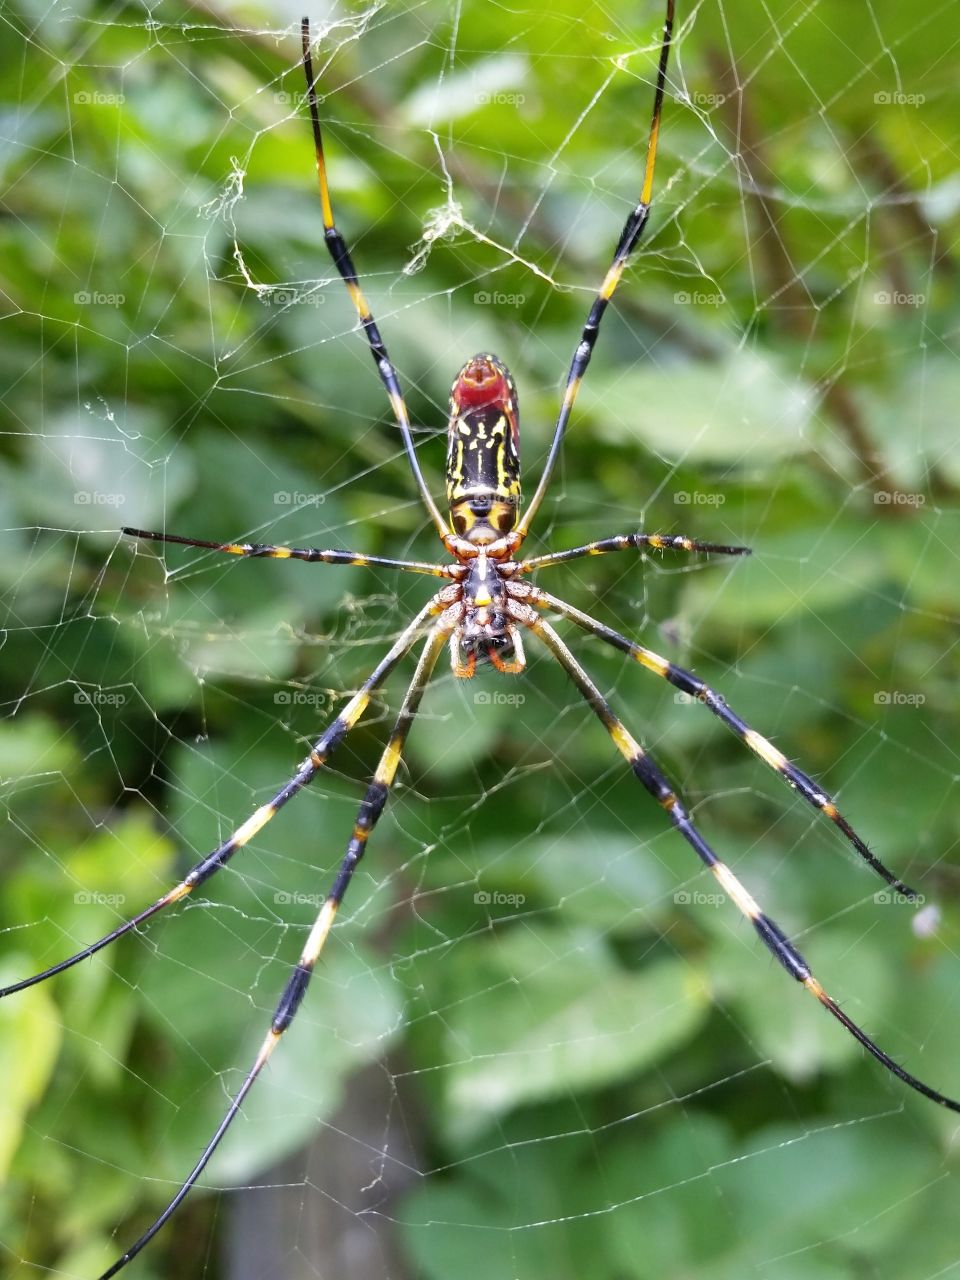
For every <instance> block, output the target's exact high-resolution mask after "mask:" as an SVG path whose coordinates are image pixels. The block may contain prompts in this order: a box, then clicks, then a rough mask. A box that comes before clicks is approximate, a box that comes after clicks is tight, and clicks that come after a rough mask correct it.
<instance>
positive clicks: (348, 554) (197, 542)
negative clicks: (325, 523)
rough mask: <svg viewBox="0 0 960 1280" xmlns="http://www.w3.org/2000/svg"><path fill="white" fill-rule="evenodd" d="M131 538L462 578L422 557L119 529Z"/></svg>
mask: <svg viewBox="0 0 960 1280" xmlns="http://www.w3.org/2000/svg"><path fill="white" fill-rule="evenodd" d="M121 533H125V534H126V535H127V536H128V537H130V538H144V539H149V540H150V541H151V542H177V543H179V544H180V546H182V547H202V548H203V549H204V550H206V551H223V552H225V553H226V554H227V555H228V556H251V557H253V558H254V559H258V560H310V561H313V562H319V563H321V564H362V565H375V566H377V567H378V568H381V569H406V570H407V572H408V573H426V574H430V575H431V576H432V577H434V578H457V577H461V576H462V574H463V570H462V569H461V568H460V566H459V565H449V564H428V563H426V562H425V561H423V560H388V559H387V558H386V557H385V556H367V555H364V554H363V552H361V551H323V550H321V549H320V548H319V547H276V546H272V545H270V544H269V543H265V542H207V541H206V539H204V538H182V537H181V536H180V535H179V534H177V533H154V532H151V531H150V530H148V529H128V528H127V527H126V526H124V528H123V529H122V530H121Z"/></svg>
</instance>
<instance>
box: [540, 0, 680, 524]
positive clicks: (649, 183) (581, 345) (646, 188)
mask: <svg viewBox="0 0 960 1280" xmlns="http://www.w3.org/2000/svg"><path fill="white" fill-rule="evenodd" d="M673 9H674V0H667V14H666V18H665V20H664V24H663V44H662V45H661V46H660V63H659V65H658V67H657V87H656V91H655V93H654V97H653V116H652V118H651V121H650V134H649V137H648V139H647V159H646V163H645V165H644V170H643V183H642V185H641V188H640V200H639V202H638V203H637V205H636V207H635V208H634V210H633V211H632V213H630V215H629V216H628V218H627V220H626V222H625V223H624V227H623V231H622V232H621V233H620V239H619V241H618V243H617V247H616V250H615V251H614V254H613V261H612V262H611V263H610V267H609V269H608V270H607V274H606V276H605V277H604V280H603V284H602V285H601V286H600V292H599V293H598V294H597V296H596V298H595V299H594V301H593V306H592V307H591V308H590V314H589V315H588V316H587V322H586V324H585V325H584V327H583V332H582V334H581V335H580V341H579V342H578V343H577V348H576V350H575V351H574V353H573V360H572V361H571V363H570V371H569V373H568V374H567V385H566V388H565V390H564V393H563V403H562V404H561V406H560V414H559V416H558V418H557V426H556V430H555V431H554V436H553V442H552V443H551V445H550V452H549V453H548V454H547V461H546V463H545V464H544V468H543V474H542V475H541V477H540V482H539V484H538V485H537V490H536V493H534V495H533V497H532V498H531V500H530V505H529V506H528V507H527V509H526V511H525V512H524V514H523V517H522V518H521V520H520V522H519V524H518V525H517V532H518V533H519V534H520V535H521V537H526V535H527V533H529V531H530V523H531V521H532V520H533V517H534V516H535V515H536V513H537V509H538V508H539V506H540V503H541V502H542V501H543V496H544V494H545V493H546V491H547V486H548V485H549V483H550V478H551V476H552V475H553V471H554V468H555V467H556V465H557V459H558V458H559V456H560V446H561V445H562V443H563V436H564V432H565V431H566V429H567V423H568V421H569V419H570V414H571V412H572V410H573V405H574V402H575V400H576V398H577V393H578V392H579V390H580V383H581V382H582V380H583V375H584V374H585V373H586V370H587V365H588V364H589V363H590V357H591V355H592V354H593V348H594V344H595V343H596V341H597V334H598V333H599V331H600V322H601V321H602V320H603V316H604V313H605V311H606V309H607V307H608V305H609V303H610V299H611V298H612V297H613V294H614V291H615V289H616V287H617V285H618V284H619V283H620V278H621V276H622V275H623V272H624V268H625V267H626V265H627V263H628V261H629V260H630V255H631V253H633V250H634V249H635V248H636V246H637V242H638V241H639V239H640V237H641V236H642V235H643V230H644V228H645V227H646V225H647V219H648V218H649V216H650V202H651V200H652V197H653V170H654V166H655V165H656V161H657V139H658V137H659V134H660V113H661V111H662V110H663V90H664V85H665V84H666V79H667V59H668V58H669V56H670V40H671V36H672V34H673Z"/></svg>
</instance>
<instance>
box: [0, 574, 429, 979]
mask: <svg viewBox="0 0 960 1280" xmlns="http://www.w3.org/2000/svg"><path fill="white" fill-rule="evenodd" d="M442 596H443V592H438V593H437V595H435V596H434V597H433V599H432V600H430V601H429V602H428V603H427V604H426V605H425V606H424V608H423V609H421V610H420V612H419V613H418V614H417V616H416V617H415V618H414V619H413V621H412V622H411V623H410V624H409V626H407V627H405V628H404V630H403V631H402V632H401V634H400V635H399V636H398V637H397V639H396V641H395V642H394V644H393V645H392V646H391V648H390V650H389V651H388V652H387V653H386V654H385V655H384V656H383V657H382V658H381V659H380V661H379V662H378V663H377V665H376V667H375V668H374V669H373V671H372V672H371V673H370V675H369V676H368V677H367V678H366V680H365V681H364V682H363V684H362V685H361V686H360V688H359V689H358V690H357V692H356V693H355V694H354V695H353V697H352V698H351V699H350V701H349V702H348V703H347V705H346V706H345V707H344V709H343V710H342V711H341V712H340V714H339V715H338V716H337V717H336V719H335V720H334V721H333V722H332V724H330V725H329V726H328V728H327V729H325V730H324V732H323V733H322V734H321V735H320V737H319V738H318V739H317V740H316V742H315V743H314V744H313V747H312V748H311V750H310V754H309V755H308V756H307V758H306V759H305V760H304V761H303V763H302V764H301V766H300V768H299V769H298V770H297V772H296V773H295V774H294V775H293V777H292V778H291V779H290V780H289V781H288V782H286V783H285V784H284V785H283V786H282V787H281V788H280V790H279V791H278V792H277V793H276V795H275V796H274V797H273V798H272V799H271V800H269V801H268V802H267V803H266V804H264V805H261V806H260V808H259V809H257V810H256V811H255V812H254V813H252V814H251V815H250V817H249V818H247V820H246V822H244V823H242V824H241V825H240V826H239V827H237V829H236V831H234V832H233V834H232V835H231V836H229V837H228V839H226V840H224V841H223V843H222V844H220V845H218V847H217V848H216V849H214V850H213V852H212V853H208V854H207V855H206V857H204V858H202V859H201V860H200V861H199V862H198V863H196V864H195V866H194V867H192V869H191V870H190V871H188V872H187V874H186V875H185V876H184V878H183V879H182V880H181V881H180V883H179V884H177V885H175V886H174V887H173V888H172V889H170V890H169V891H168V892H167V893H165V894H164V895H163V897H161V898H158V899H157V900H156V902H153V903H151V905H150V906H149V907H147V908H145V910H143V911H141V912H140V913H139V914H138V915H135V916H133V917H132V918H131V919H130V920H125V921H124V922H123V924H120V925H118V926H117V928H116V929H113V930H112V931H111V932H110V933H107V934H105V935H104V936H103V937H102V938H99V939H98V940H97V941H96V942H92V943H90V945H89V946H87V947H84V948H83V950H82V951H78V952H76V954H75V955H72V956H69V957H68V958H67V959H66V960H61V961H60V962H59V964H54V965H51V966H50V968H49V969H44V970H43V971H42V972H41V973H35V974H33V975H32V977H29V978H24V979H22V981H20V982H14V983H12V984H11V985H10V986H9V987H3V988H0V1000H2V999H3V997H4V996H9V995H13V993H14V992H15V991H22V990H23V989H24V988H25V987H32V986H35V985H36V984H37V983H38V982H44V981H45V980H46V979H47V978H52V977H53V976H54V974H57V973H62V972H63V971H64V969H70V968H72V967H73V965H75V964H79V963H80V961H81V960H86V959H87V958H88V957H89V956H92V955H96V953H97V952H98V951H102V950H103V948H104V947H108V946H109V945H110V943H111V942H116V940H117V939H118V938H122V937H123V935H124V934H125V933H129V932H130V931H131V930H132V929H136V928H138V927H139V926H140V925H141V924H143V923H144V921H146V920H149V919H150V917H151V916H155V915H156V914H157V913H158V912H159V911H162V910H163V909H164V907H169V906H171V905H172V904H173V903H174V902H179V901H180V900H181V898H185V897H186V896H187V895H188V894H189V893H192V892H193V890H194V889H196V887H197V886H198V885H201V884H203V883H204V881H206V880H209V879H210V877H211V876H212V875H215V874H216V872H218V871H219V870H220V869H221V868H222V867H225V866H226V864H227V863H228V862H229V861H230V859H231V858H232V857H233V855H234V854H235V853H236V852H237V850H238V849H242V848H243V846H244V845H245V844H248V843H249V842H250V841H251V840H252V839H253V837H254V836H255V835H256V834H257V832H258V831H260V830H261V828H262V827H264V826H266V824H267V823H268V822H269V821H270V819H271V818H272V817H273V816H274V814H275V813H276V812H277V811H278V809H280V808H282V807H283V805H285V804H286V803H287V801H288V800H290V799H291V798H292V797H293V796H295V795H296V794H297V792H298V791H300V790H301V788H303V787H305V786H306V785H307V783H309V782H312V781H313V779H314V777H315V776H316V774H317V773H319V771H320V769H322V768H323V766H324V765H325V764H326V762H327V760H329V758H330V756H331V755H332V754H333V752H334V751H335V750H336V748H337V747H338V746H339V745H340V743H341V742H342V741H343V739H344V738H345V737H346V736H347V734H348V733H349V732H350V730H351V729H352V728H353V726H354V725H355V724H356V723H357V721H358V720H359V719H360V717H361V716H362V715H363V713H364V711H365V710H366V708H367V704H368V703H369V701H370V696H371V694H372V693H373V692H374V691H375V690H376V689H377V688H379V686H380V685H381V684H382V683H383V682H384V680H385V679H386V678H387V676H388V675H389V674H390V672H391V671H392V670H393V669H394V667H395V666H397V664H398V663H399V662H400V660H401V659H402V658H403V657H404V655H405V654H407V653H409V651H410V650H411V649H412V648H413V645H414V644H415V643H416V639H417V635H418V633H419V632H420V630H421V628H422V626H423V624H424V623H425V622H426V621H427V619H428V618H430V617H435V616H436V615H437V614H438V613H441V612H443V610H444V608H445V607H446V605H447V603H448V602H447V601H444V600H443V599H442Z"/></svg>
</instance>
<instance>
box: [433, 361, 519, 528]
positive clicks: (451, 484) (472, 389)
mask: <svg viewBox="0 0 960 1280" xmlns="http://www.w3.org/2000/svg"><path fill="white" fill-rule="evenodd" d="M519 442H520V419H519V412H518V405H517V392H516V388H515V387H514V385H513V379H512V378H511V377H510V373H509V371H508V369H507V368H506V366H505V365H504V364H502V363H501V361H499V360H498V359H497V357H496V356H492V355H478V356H474V357H473V359H472V360H468V361H467V363H466V364H465V365H464V366H463V368H462V369H461V370H460V372H459V373H458V374H457V377H456V380H455V382H454V384H453V387H452V389H451V391H450V422H449V428H448V443H447V503H448V505H449V508H450V523H451V525H452V526H453V530H454V532H455V533H456V534H457V535H458V536H460V537H462V538H468V539H469V540H470V541H471V542H474V543H476V544H477V545H478V546H483V545H484V544H486V543H489V542H493V541H495V540H496V539H497V538H502V537H503V536H504V534H507V533H509V532H510V530H511V529H512V528H513V527H514V525H515V524H516V522H517V517H518V514H519V508H520V452H519Z"/></svg>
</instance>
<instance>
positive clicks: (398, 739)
mask: <svg viewBox="0 0 960 1280" xmlns="http://www.w3.org/2000/svg"><path fill="white" fill-rule="evenodd" d="M450 626H452V623H448V622H447V621H445V620H444V619H441V620H440V621H439V622H437V623H435V624H434V626H433V628H432V630H431V632H430V634H429V636H428V637H427V641H426V643H425V645H424V647H423V652H422V653H421V655H420V661H419V662H418V663H417V669H416V671H415V672H414V675H413V679H412V680H411V682H410V685H409V687H408V689H407V692H406V696H405V697H404V700H403V704H402V706H401V708H400V714H399V715H398V716H397V721H396V724H395V725H394V728H393V732H392V734H391V735H390V740H389V741H388V743H387V745H386V747H385V748H384V751H383V754H382V756H381V757H380V763H379V764H378V765H377V770H376V773H375V774H374V776H373V779H372V781H371V782H370V784H369V786H368V787H367V791H366V794H365V795H364V797H363V800H362V801H361V802H360V808H359V810H358V812H357V819H356V822H355V824H354V828H353V834H352V835H351V837H350V840H349V843H348V845H347V851H346V853H345V854H344V857H343V861H342V862H341V863H340V869H339V871H338V872H337V875H336V877H335V879H334V881H333V884H332V885H331V886H330V891H329V893H328V894H327V896H326V898H325V899H324V902H323V905H322V907H321V908H320V911H319V914H318V915H317V918H316V920H315V921H314V923H313V927H312V928H311V930H310V933H309V935H308V936H307V940H306V942H305V943H304V945H303V949H302V951H301V952H300V958H299V960H298V961H297V963H296V965H295V966H294V969H293V972H292V973H291V974H290V977H289V979H288V980H287V984H286V986H285V987H284V990H283V993H282V995H281V996H280V999H279V1001H278V1002H277V1006H276V1009H275V1010H274V1014H273V1019H272V1021H271V1023H270V1029H269V1031H268V1032H267V1035H266V1038H265V1039H264V1041H263V1044H262V1045H261V1046H260V1050H259V1052H258V1053H257V1056H256V1058H255V1059H254V1063H253V1066H252V1067H251V1068H250V1070H249V1071H248V1072H247V1075H246V1077H245V1078H244V1081H243V1084H242V1085H241V1086H240V1088H239V1089H238V1091H237V1092H236V1094H235V1095H234V1097H233V1099H232V1100H231V1102H230V1106H229V1107H228V1109H227V1112H226V1114H225V1115H224V1117H223V1119H222V1120H221V1121H220V1124H219V1125H218V1127H217V1130H216V1132H215V1133H214V1135H213V1137H212V1138H211V1139H210V1141H209V1142H208V1143H207V1145H206V1147H205V1148H204V1150H203V1153H202V1154H201V1156H200V1159H199V1160H198V1161H197V1163H196V1164H195V1165H194V1167H193V1168H192V1169H191V1171H190V1173H189V1174H188V1175H187V1178H186V1180H185V1182H184V1183H183V1184H182V1186H181V1187H180V1189H179V1190H178V1191H177V1194H176V1195H175V1196H174V1197H173V1199H172V1200H171V1201H170V1203H169V1204H168V1205H167V1207H166V1208H165V1209H164V1210H163V1212H162V1213H161V1214H160V1216H159V1217H158V1218H157V1219H156V1221H155V1222H153V1224H152V1225H151V1226H150V1227H148V1228H147V1230H146V1231H145V1232H144V1233H143V1235H142V1236H140V1238H139V1239H138V1240H137V1241H136V1242H135V1243H134V1244H133V1245H131V1246H130V1248H129V1249H128V1250H127V1251H126V1252H125V1253H124V1254H123V1256H122V1257H121V1258H118V1259H117V1261H116V1262H115V1263H114V1264H113V1266H112V1267H110V1269H109V1270H108V1271H105V1272H104V1273H103V1275H102V1276H101V1277H100V1280H109V1277H110V1276H115V1275H116V1274H117V1272H118V1271H120V1270H121V1269H122V1268H123V1267H125V1266H126V1265H127V1263H128V1262H129V1261H130V1260H131V1258H134V1257H136V1255H137V1254H138V1253H139V1252H140V1250H141V1249H142V1248H143V1247H144V1246H145V1245H146V1244H148V1243H149V1242H150V1241H151V1240H152V1239H153V1237H154V1236H155V1235H156V1234H157V1232H158V1231H159V1230H160V1229H161V1227H163V1225H164V1224H165V1223H166V1222H167V1220H168V1219H169V1218H170V1217H171V1216H172V1214H173V1213H174V1212H175V1211H176V1209H177V1207H178V1205H180V1203H181V1202H182V1201H183V1200H184V1199H185V1198H186V1196H187V1195H188V1194H189V1193H190V1191H191V1189H192V1188H193V1186H194V1185H195V1183H196V1181H197V1179H198V1178H199V1177H200V1174H201V1173H202V1172H203V1170H204V1169H205V1168H206V1166H207V1164H208V1163H209V1161H210V1158H211V1157H212V1155H213V1153H214V1152H215V1151H216V1149H217V1147H218V1146H219V1145H220V1141H221V1139H222V1138H223V1136H224V1134H225V1133H226V1131H227V1129H228V1128H229V1127H230V1125H231V1123H232V1121H233V1120H234V1118H235V1117H236V1115H237V1113H238V1112H239V1110H240V1107H241V1106H242V1104H243V1100H244V1098H245V1097H246V1096H247V1094H248V1093H249V1092H250V1090H251V1088H252V1087H253V1084H254V1082H255V1081H256V1079H257V1076H258V1075H259V1074H260V1072H261V1071H262V1069H263V1067H264V1065H265V1064H266V1062H267V1060H268V1059H269V1058H270V1056H271V1054H272V1053H273V1051H274V1049H275V1048H276V1047H277V1045H278V1044H279V1043H280V1039H281V1037H282V1035H283V1033H284V1032H285V1031H286V1030H287V1028H288V1027H289V1026H290V1024H291V1022H293V1019H294V1018H295V1017H296V1014H297V1010H298V1009H299V1008H300V1004H301V1002H302V1000H303V997H304V994H305V993H306V990H307V986H308V984H309V982H310V977H311V975H312V973H313V970H314V967H315V966H316V963H317V960H318V959H319V956H320V953H321V951H322V950H323V946H324V943H325V942H326V940H327V936H328V935H329V933H330V929H331V926H332V925H333V921H334V917H335V916H336V914H337V908H338V907H339V906H340V903H341V902H342V901H343V896H344V894H345V893H346V891H347V888H348V886H349V884H350V881H351V879H352V877H353V873H354V871H355V870H356V869H357V864H358V863H359V861H360V859H361V858H362V857H363V854H364V851H365V849H366V846H367V841H368V839H369V838H370V835H371V832H372V831H373V829H374V827H375V826H376V824H377V821H378V819H379V817H380V814H381V813H382V812H383V808H384V805H385V803H386V799H387V795H388V793H389V790H390V787H391V785H392V783H393V780H394V778H395V776H396V772H397V767H398V765H399V763H400V756H401V753H402V751H403V747H404V744H405V742H406V739H407V734H408V733H409V732H410V726H411V725H412V724H413V720H414V717H415V716H416V714H417V711H418V710H419V707H420V701H421V699H422V697H423V693H424V690H425V689H426V687H427V683H428V681H429V679H430V676H431V674H432V672H433V668H434V666H435V665H436V662H437V658H438V657H439V655H440V652H441V650H442V649H443V647H444V645H445V644H446V641H447V634H448V631H449V629H450Z"/></svg>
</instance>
